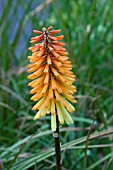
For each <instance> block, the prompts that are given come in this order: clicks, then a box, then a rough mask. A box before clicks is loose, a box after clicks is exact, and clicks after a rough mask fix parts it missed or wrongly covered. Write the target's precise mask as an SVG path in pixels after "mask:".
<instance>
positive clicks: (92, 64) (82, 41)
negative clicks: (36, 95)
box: [0, 0, 113, 170]
mask: <svg viewBox="0 0 113 170" xmlns="http://www.w3.org/2000/svg"><path fill="white" fill-rule="evenodd" d="M46 2H49V4H46V3H45V1H44V0H39V1H38V4H37V1H35V0H29V1H28V0H25V1H23V0H16V1H11V0H5V1H4V0H1V2H0V3H1V7H0V8H1V9H0V10H1V14H0V164H1V162H2V163H3V169H4V170H5V169H7V170H30V169H31V170H39V169H41V170H47V169H52V170H54V169H55V155H54V154H55V152H54V139H53V136H52V133H51V130H50V116H46V117H45V118H44V119H40V120H38V121H34V120H33V117H34V115H35V112H33V111H31V108H32V106H33V102H32V101H30V94H29V90H30V88H29V87H28V86H27V83H28V80H27V72H26V70H27V64H28V59H27V56H28V55H30V54H31V53H30V51H28V47H29V46H30V44H29V41H30V37H31V36H32V35H33V33H32V30H33V29H38V30H41V28H42V27H43V26H45V27H48V26H50V25H52V26H53V28H54V29H61V30H62V32H61V33H62V34H63V35H64V36H65V38H64V42H65V43H66V48H67V50H68V51H69V54H70V55H69V57H70V60H71V61H72V63H73V72H74V73H75V75H76V77H77V78H76V82H75V85H76V86H77V90H78V92H77V94H76V95H75V98H76V99H77V100H78V104H77V105H75V107H76V111H75V112H74V113H73V114H72V117H73V120H74V124H72V125H71V126H67V125H66V124H65V125H64V126H63V127H61V128H60V129H61V136H60V140H61V148H62V161H63V170H85V169H86V170H100V169H101V170H112V169H113V160H112V151H113V144H112V143H113V47H112V44H113V1H112V0H109V1H108V0H86V1H85V0H70V1H68V0H62V1H60V0H46ZM86 141H87V142H86Z"/></svg>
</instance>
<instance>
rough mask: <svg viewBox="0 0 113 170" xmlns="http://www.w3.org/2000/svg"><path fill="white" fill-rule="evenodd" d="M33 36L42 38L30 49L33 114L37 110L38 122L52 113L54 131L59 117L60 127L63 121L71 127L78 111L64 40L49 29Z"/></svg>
mask: <svg viewBox="0 0 113 170" xmlns="http://www.w3.org/2000/svg"><path fill="white" fill-rule="evenodd" d="M33 32H34V33H35V34H39V36H36V37H33V38H31V41H30V43H31V44H35V45H34V46H33V47H30V48H29V50H31V51H32V55H31V56H28V59H29V60H30V62H31V64H30V65H29V69H28V73H31V74H30V75H29V76H28V79H31V80H32V81H31V82H30V83H29V84H28V86H31V87H32V90H31V91H30V94H33V96H32V97H31V100H33V101H36V102H37V103H36V104H35V106H34V107H33V108H32V110H38V112H37V114H36V115H35V117H34V119H35V120H36V119H38V118H40V117H44V116H45V115H46V114H50V113H51V128H52V131H55V130H56V114H58V118H59V121H60V123H61V124H63V123H64V120H65V121H66V122H67V123H68V124H69V123H72V122H73V120H72V118H71V116H70V114H69V113H71V112H72V111H74V110H75V109H74V107H73V106H72V104H71V103H70V102H72V103H76V102H77V101H76V100H75V99H74V97H73V94H74V93H75V92H76V87H75V86H74V85H72V84H73V82H74V81H75V75H74V74H73V72H72V71H71V69H72V64H71V62H70V61H69V60H68V57H67V55H68V53H67V52H66V49H65V48H64V45H65V43H63V42H59V40H62V39H63V37H64V36H63V35H60V36H53V35H54V34H57V33H59V32H60V30H52V26H50V27H49V28H48V29H46V28H43V29H42V31H38V30H34V31H33Z"/></svg>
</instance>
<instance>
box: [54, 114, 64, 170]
mask: <svg viewBox="0 0 113 170" xmlns="http://www.w3.org/2000/svg"><path fill="white" fill-rule="evenodd" d="M56 124H57V127H56V131H55V132H53V136H54V141H55V155H56V170H61V167H62V160H61V149H60V133H59V121H58V115H56Z"/></svg>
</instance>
